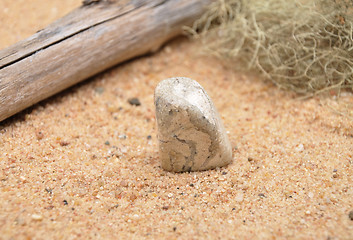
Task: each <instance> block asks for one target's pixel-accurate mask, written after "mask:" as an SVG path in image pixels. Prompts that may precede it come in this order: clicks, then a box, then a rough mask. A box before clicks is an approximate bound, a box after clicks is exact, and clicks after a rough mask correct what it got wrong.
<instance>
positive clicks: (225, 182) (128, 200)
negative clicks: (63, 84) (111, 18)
mask: <svg viewBox="0 0 353 240" xmlns="http://www.w3.org/2000/svg"><path fill="white" fill-rule="evenodd" d="M80 3H81V1H78V0H71V1H70V0H65V1H62V0H60V1H59V0H55V1H54V0H53V1H46V0H35V1H20V0H16V1H10V0H5V1H2V4H3V8H2V9H1V10H0V21H1V25H2V27H1V29H0V35H1V36H2V37H1V39H0V40H1V41H0V48H4V47H6V46H9V45H10V44H13V43H15V42H16V41H18V40H20V39H23V38H25V37H28V36H30V35H31V34H33V33H35V32H36V31H38V30H40V29H41V28H43V27H45V26H46V25H47V24H49V23H50V22H52V21H53V20H55V19H57V18H59V17H61V16H63V15H65V14H66V13H67V12H69V11H70V10H71V9H74V8H75V7H77V6H79V5H80ZM4 6H5V7H4ZM199 50H200V47H199V44H198V43H195V42H192V41H190V40H187V39H184V38H179V39H177V40H174V41H172V42H171V43H169V44H167V45H166V46H164V47H163V48H162V49H161V50H160V51H158V52H157V53H156V54H153V55H149V56H144V57H141V58H137V59H135V60H133V61H129V62H127V63H125V64H122V65H120V66H117V67H114V68H112V69H110V70H108V71H106V72H104V73H101V74H99V75H98V76H96V77H94V78H92V79H89V80H87V81H85V82H84V83H81V84H79V85H77V86H75V87H73V88H70V89H68V90H66V91H64V92H62V93H60V94H58V95H56V96H54V97H52V98H50V99H48V100H46V101H43V102H41V103H39V104H37V105H35V106H34V107H32V108H30V109H28V110H25V111H24V112H22V113H20V114H17V115H16V116H15V117H12V118H10V119H8V120H6V121H4V122H2V123H1V124H0V150H1V152H0V199H1V203H0V233H1V234H0V239H353V220H352V219H353V216H351V218H352V219H350V216H349V213H350V212H351V211H353V188H352V183H353V121H352V119H351V118H349V116H344V115H342V114H339V113H340V109H342V108H344V107H345V106H352V105H349V104H352V102H353V95H352V94H351V93H350V92H345V93H343V94H342V96H341V97H340V101H337V100H335V99H334V97H332V96H331V97H330V96H329V97H327V96H321V97H315V98H309V99H304V100H303V99H300V98H299V97H298V96H297V95H295V94H293V93H290V92H287V91H283V90H280V89H278V88H277V87H276V86H274V85H273V84H272V83H271V82H269V81H264V80H263V79H262V78H261V77H260V76H257V75H254V74H249V73H239V72H234V71H232V70H231V69H230V68H229V66H227V65H225V64H222V62H220V61H219V60H217V59H215V58H213V57H206V56H203V55H202V54H200V51H199ZM176 76H185V77H190V78H192V79H195V80H197V81H198V82H199V83H200V84H201V85H202V86H203V87H204V88H205V89H206V91H207V92H208V94H209V95H210V97H211V98H212V99H213V101H214V103H215V105H216V107H217V109H218V111H219V113H220V115H221V117H222V120H223V123H224V125H225V128H226V129H227V131H228V135H229V138H230V141H231V143H232V147H233V163H232V164H231V165H229V166H227V167H224V168H220V169H215V170H210V171H203V172H191V173H181V174H180V173H178V174H176V173H170V172H166V171H164V170H163V169H162V168H161V167H160V162H159V157H158V140H157V128H156V120H155V116H154V105H153V92H154V88H155V86H156V85H157V83H158V82H159V81H161V80H163V79H165V78H168V77H176ZM133 97H136V98H138V99H139V100H140V102H141V105H140V106H133V105H130V104H129V102H128V99H129V98H133ZM351 215H353V212H352V213H351Z"/></svg>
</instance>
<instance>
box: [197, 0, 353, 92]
mask: <svg viewBox="0 0 353 240" xmlns="http://www.w3.org/2000/svg"><path fill="white" fill-rule="evenodd" d="M302 2H304V1H302ZM352 9H353V1H346V0H336V1H335V0H314V1H309V3H301V2H300V1H295V0H247V1H245V0H244V1H241V0H218V1H216V2H214V3H213V4H212V5H210V7H209V10H208V12H207V13H205V15H203V16H202V18H200V19H199V20H198V21H197V22H195V24H194V27H193V29H192V33H193V34H194V36H195V37H201V39H202V41H203V42H204V43H205V46H206V48H207V51H209V52H211V53H212V54H215V55H216V56H219V57H221V58H223V59H228V60H231V61H232V62H233V66H234V68H236V69H239V68H242V69H244V67H246V69H250V70H253V69H257V70H259V71H260V72H261V73H263V74H264V75H265V76H266V77H267V78H268V79H270V80H272V81H273V82H274V83H275V84H276V85H278V86H279V87H281V88H284V89H291V90H293V91H295V92H297V93H300V94H304V95H313V94H317V93H321V92H324V91H327V90H331V89H335V90H340V89H342V88H349V89H351V90H352V89H353V38H352V32H353V14H352ZM337 92H339V91H337Z"/></svg>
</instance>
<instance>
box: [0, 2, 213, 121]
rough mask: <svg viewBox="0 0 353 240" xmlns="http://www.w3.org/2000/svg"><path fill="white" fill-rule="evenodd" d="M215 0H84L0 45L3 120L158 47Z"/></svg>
mask: <svg viewBox="0 0 353 240" xmlns="http://www.w3.org/2000/svg"><path fill="white" fill-rule="evenodd" d="M210 2H212V0H130V1H124V0H120V1H112V0H110V1H109V0H88V1H87V0H85V1H84V2H83V5H82V6H81V7H80V8H78V9H76V10H74V11H72V12H71V13H69V14H68V15H66V16H65V17H63V18H61V19H59V20H58V21H56V22H54V23H52V24H51V25H49V26H48V27H47V28H45V29H43V30H41V31H39V32H37V33H36V34H34V35H33V36H31V37H29V38H28V39H25V40H24V41H21V42H19V43H17V44H15V45H13V46H11V47H9V48H7V49H4V50H2V51H0V121H2V120H4V119H6V118H8V117H9V116H11V115H13V114H15V113H17V112H19V111H21V110H23V109H25V108H27V107H29V106H31V105H33V104H35V103H37V102H39V101H41V100H43V99H45V98H47V97H49V96H52V95H53V94H55V93H58V92H59V91H62V90H63V89H65V88H68V87H70V86H72V85H74V84H76V83H78V82H80V81H82V80H84V79H86V78H88V77H90V76H93V75H94V74H97V73H98V72H101V71H103V70H104V69H107V68H109V67H111V66H114V65H116V64H118V63H121V62H123V61H125V60H128V59H130V58H133V57H136V56H138V55H142V54H145V53H147V52H151V51H155V50H156V49H158V48H159V47H160V46H161V45H162V44H163V43H164V42H166V41H167V40H169V39H170V38H172V37H174V36H176V35H179V34H180V33H181V32H182V26H184V25H190V24H192V22H193V21H194V20H196V19H197V18H198V17H199V16H200V15H201V14H202V13H203V12H204V10H205V7H206V6H207V5H208V4H209V3H210Z"/></svg>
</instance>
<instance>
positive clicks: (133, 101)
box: [127, 98, 141, 106]
mask: <svg viewBox="0 0 353 240" xmlns="http://www.w3.org/2000/svg"><path fill="white" fill-rule="evenodd" d="M127 101H128V102H129V103H130V104H131V105H134V106H140V105H141V102H140V100H139V99H138V98H129V99H128V100H127Z"/></svg>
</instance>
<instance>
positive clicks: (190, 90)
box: [154, 77, 232, 172]
mask: <svg viewBox="0 0 353 240" xmlns="http://www.w3.org/2000/svg"><path fill="white" fill-rule="evenodd" d="M154 103H155V107H156V119H157V125H158V140H159V157H160V160H161V163H162V168H163V169H165V170H167V171H171V172H187V171H201V170H208V169H213V168H216V167H223V166H226V165H228V164H229V163H231V162H232V147H231V144H230V142H229V139H228V136H227V134H226V131H225V129H224V126H223V123H222V121H221V119H220V117H219V114H218V112H217V110H216V108H215V106H214V104H213V102H212V100H211V99H210V97H209V96H208V95H207V93H206V91H205V90H204V89H203V87H202V86H201V85H200V84H199V83H198V82H196V81H194V80H192V79H190V78H185V77H176V78H168V79H165V80H163V81H161V82H160V83H159V84H158V85H157V87H156V89H155V93H154Z"/></svg>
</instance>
